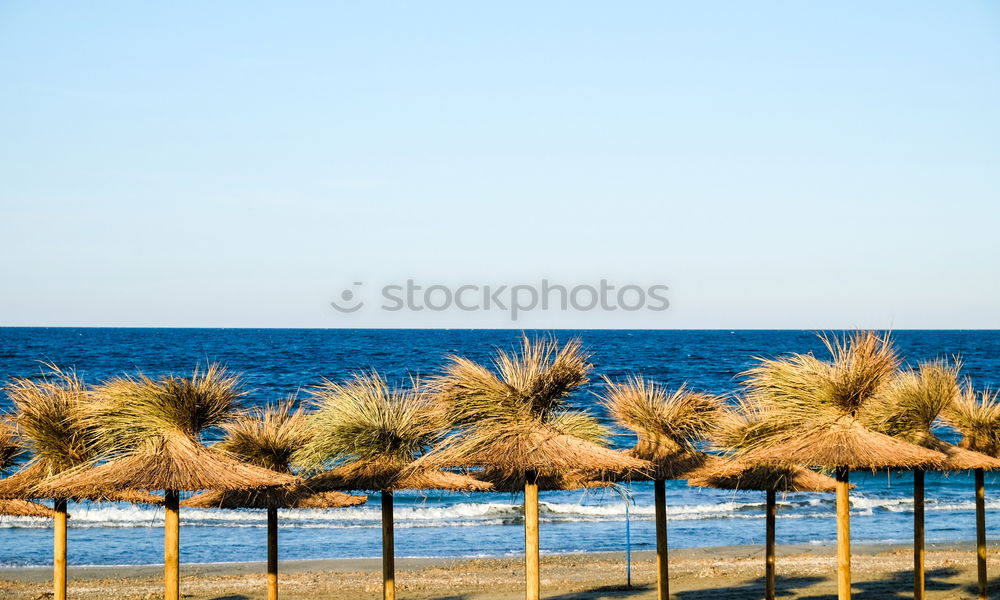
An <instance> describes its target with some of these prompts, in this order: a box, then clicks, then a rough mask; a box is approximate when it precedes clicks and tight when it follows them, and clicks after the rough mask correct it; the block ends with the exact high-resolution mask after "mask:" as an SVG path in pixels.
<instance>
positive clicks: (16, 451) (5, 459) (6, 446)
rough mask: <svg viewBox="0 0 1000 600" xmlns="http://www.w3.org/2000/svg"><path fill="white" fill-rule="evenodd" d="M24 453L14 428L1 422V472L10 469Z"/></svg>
mask: <svg viewBox="0 0 1000 600" xmlns="http://www.w3.org/2000/svg"><path fill="white" fill-rule="evenodd" d="M22 452H24V449H23V448H22V447H21V446H20V444H18V443H17V439H16V438H15V432H14V427H13V426H12V425H10V424H8V423H7V422H5V421H0V472H2V471H6V470H7V469H9V468H10V466H11V465H13V464H14V461H15V460H17V458H18V457H19V456H21V453H22Z"/></svg>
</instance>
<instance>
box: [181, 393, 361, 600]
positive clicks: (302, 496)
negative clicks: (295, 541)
mask: <svg viewBox="0 0 1000 600" xmlns="http://www.w3.org/2000/svg"><path fill="white" fill-rule="evenodd" d="M222 429H223V430H224V431H225V433H226V436H225V438H224V439H223V440H222V441H221V442H219V443H218V444H216V445H215V446H214V447H215V448H216V449H218V450H222V451H224V452H228V453H229V454H230V455H232V456H235V457H237V458H239V459H241V460H243V461H244V462H247V463H249V464H252V465H257V466H258V467H263V468H265V469H270V470H272V471H276V472H278V473H283V474H286V475H292V468H291V461H292V453H294V452H295V451H296V450H298V449H299V448H301V447H302V445H303V444H305V443H306V442H308V441H309V429H308V427H307V426H306V420H305V415H304V414H303V412H302V410H301V409H299V410H295V411H293V410H292V400H291V399H289V400H286V401H284V402H281V403H280V404H278V405H277V406H274V407H267V408H264V409H260V408H258V409H255V410H254V411H253V412H252V413H248V414H243V415H240V416H238V417H236V418H235V419H233V420H232V421H230V422H227V423H224V424H223V425H222ZM367 501H368V498H367V497H366V496H351V495H349V494H343V493H340V492H315V491H313V490H312V489H311V488H310V487H309V486H308V485H306V484H305V482H299V483H295V484H292V485H287V486H280V487H270V488H264V489H255V490H227V491H215V492H203V493H201V494H198V495H197V496H194V497H192V498H189V499H187V500H185V501H184V502H181V505H182V506H189V507H192V508H227V509H241V508H251V509H263V510H266V511H267V599H268V600H277V598H278V509H279V508H343V507H347V506H358V505H360V504H364V503H365V502H367Z"/></svg>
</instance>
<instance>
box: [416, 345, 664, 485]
mask: <svg viewBox="0 0 1000 600" xmlns="http://www.w3.org/2000/svg"><path fill="white" fill-rule="evenodd" d="M588 361H589V354H587V353H586V352H585V351H584V350H583V348H582V346H581V344H580V341H579V340H575V339H574V340H571V341H570V342H568V343H566V344H565V345H564V346H562V347H560V346H559V344H558V343H557V342H556V341H555V340H554V339H545V338H543V339H537V340H534V341H531V340H529V339H528V338H527V337H524V338H522V341H521V347H520V349H519V351H518V352H514V353H507V352H504V351H500V350H498V351H497V355H496V358H495V359H494V361H493V365H492V367H493V368H492V369H490V368H488V367H485V366H482V365H479V364H476V363H474V362H472V361H470V360H468V359H464V358H460V357H452V358H451V359H450V362H449V364H448V365H447V366H446V367H445V370H444V373H443V374H442V375H440V376H438V377H436V378H434V379H431V380H430V383H429V384H428V388H429V389H430V390H431V391H432V393H433V396H434V399H435V402H436V405H437V406H438V409H439V410H440V411H441V412H442V413H443V414H444V415H446V420H447V421H448V422H449V423H452V424H454V425H455V426H456V427H457V431H456V432H455V433H453V435H451V436H450V437H449V438H448V439H447V440H445V441H444V442H443V443H442V444H440V445H439V446H438V447H437V448H435V449H434V450H433V451H432V452H431V453H429V454H428V455H427V456H425V457H423V458H421V459H420V461H419V462H420V464H428V465H434V466H456V467H470V466H475V467H483V468H487V469H493V470H496V471H501V472H506V473H526V472H528V471H534V472H535V473H536V474H539V475H545V476H552V475H559V474H560V473H562V472H565V471H575V470H586V471H589V472H592V473H595V474H596V473H598V472H602V471H604V472H607V471H616V470H622V471H625V470H639V469H647V468H649V467H650V465H649V463H647V462H646V461H643V460H640V459H636V458H633V457H630V456H627V455H625V454H622V453H620V452H615V451H613V450H609V449H608V448H606V447H604V441H605V439H606V437H607V431H606V429H605V428H604V427H603V426H601V425H600V423H598V421H597V419H595V418H594V417H593V416H592V415H589V414H587V413H585V412H583V411H575V410H570V409H569V408H568V404H567V396H568V395H569V393H570V392H572V391H573V390H574V389H575V388H577V387H578V386H580V385H582V384H584V383H586V382H587V381H588V379H587V377H588V374H589V372H590V370H591V368H592V365H591V364H590V363H589V362H588Z"/></svg>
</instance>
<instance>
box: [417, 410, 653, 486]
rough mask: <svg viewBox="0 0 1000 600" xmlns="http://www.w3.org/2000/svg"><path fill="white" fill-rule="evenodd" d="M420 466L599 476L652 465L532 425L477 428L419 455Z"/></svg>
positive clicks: (552, 430)
mask: <svg viewBox="0 0 1000 600" xmlns="http://www.w3.org/2000/svg"><path fill="white" fill-rule="evenodd" d="M418 464H427V465H434V466H450V467H481V468H485V469H493V470H497V471H502V472H508V473H526V472H528V471H534V472H536V473H537V474H539V475H559V474H561V473H564V472H570V471H584V472H587V473H593V474H595V476H597V475H598V474H600V473H606V472H611V471H615V472H617V471H624V472H638V471H645V470H648V469H650V468H651V465H650V463H648V462H647V461H644V460H641V459H638V458H635V457H632V456H629V455H628V454H626V453H624V452H619V451H617V450H611V449H610V448H605V447H603V446H600V445H598V444H595V443H593V442H590V441H587V440H584V439H581V438H579V437H577V436H573V435H568V434H566V433H563V432H562V431H560V430H558V429H556V428H554V427H552V426H551V425H540V424H532V423H509V424H507V425H505V426H497V427H492V428H477V429H473V430H470V431H468V432H466V433H464V434H463V435H459V436H453V437H452V438H450V439H449V440H448V441H446V443H444V444H442V445H441V446H440V447H438V448H436V449H435V450H433V451H432V452H430V453H428V454H427V455H425V456H423V457H421V459H420V460H419V461H418Z"/></svg>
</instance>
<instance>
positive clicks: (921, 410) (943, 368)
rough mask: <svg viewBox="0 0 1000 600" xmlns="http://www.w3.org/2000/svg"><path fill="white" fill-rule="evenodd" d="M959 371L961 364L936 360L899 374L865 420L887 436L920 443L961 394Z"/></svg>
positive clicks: (869, 408) (880, 395) (872, 404)
mask: <svg viewBox="0 0 1000 600" xmlns="http://www.w3.org/2000/svg"><path fill="white" fill-rule="evenodd" d="M959 368H960V367H959V365H958V364H957V363H954V364H953V363H949V362H947V361H944V360H932V361H928V362H924V363H921V364H920V365H919V366H918V368H916V369H906V370H903V371H899V372H898V373H896V374H895V376H894V377H893V378H892V380H891V381H890V382H889V384H888V385H887V386H884V388H883V390H882V391H881V393H880V394H879V395H878V396H876V397H875V398H874V400H873V401H872V402H870V403H869V404H868V405H867V406H866V410H865V413H864V414H863V415H862V417H863V419H864V420H865V421H866V422H868V423H869V424H870V426H871V427H872V428H873V429H876V430H877V431H881V432H882V433H884V434H886V435H891V436H893V437H898V438H901V439H904V440H906V441H909V442H913V443H918V442H919V441H920V440H921V439H922V438H923V437H924V434H926V433H928V432H930V431H931V430H932V429H933V427H934V424H935V422H936V421H937V420H938V418H939V417H940V416H941V413H942V412H943V411H944V409H945V408H947V407H948V406H949V405H951V403H952V402H954V401H955V400H956V399H957V398H958V397H959V396H960V395H961V393H962V389H961V386H960V385H959V380H958V377H959Z"/></svg>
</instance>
